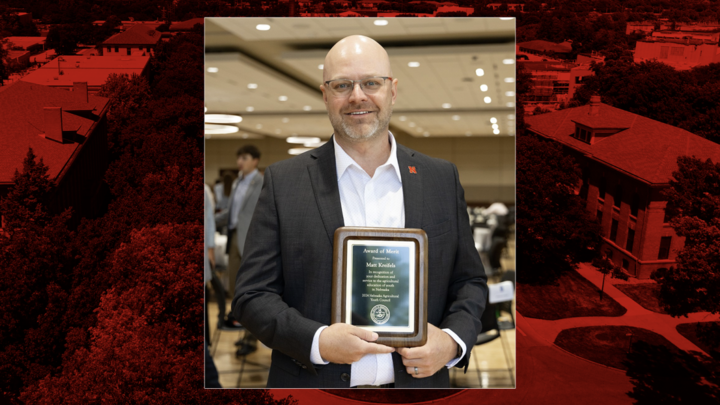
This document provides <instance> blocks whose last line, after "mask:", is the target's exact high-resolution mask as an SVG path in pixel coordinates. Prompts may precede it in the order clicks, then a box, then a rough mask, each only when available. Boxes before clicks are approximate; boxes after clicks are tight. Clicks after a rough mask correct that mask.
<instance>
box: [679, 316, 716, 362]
mask: <svg viewBox="0 0 720 405" xmlns="http://www.w3.org/2000/svg"><path fill="white" fill-rule="evenodd" d="M715 323H720V322H715ZM696 325H697V323H681V324H679V325H678V326H676V327H675V329H677V331H678V333H680V334H681V335H683V336H685V338H686V339H687V340H689V341H691V342H693V343H695V346H697V347H699V348H701V349H702V350H703V351H704V352H705V353H707V354H709V355H711V356H712V357H713V358H715V359H716V360H720V345H719V346H716V347H710V346H708V345H706V344H704V343H703V342H701V341H700V339H698V337H697V334H696V333H695V326H696Z"/></svg>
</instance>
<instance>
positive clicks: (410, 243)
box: [332, 227, 428, 347]
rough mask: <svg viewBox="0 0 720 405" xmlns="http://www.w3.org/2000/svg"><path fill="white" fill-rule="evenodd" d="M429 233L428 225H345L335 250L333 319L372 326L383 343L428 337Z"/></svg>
mask: <svg viewBox="0 0 720 405" xmlns="http://www.w3.org/2000/svg"><path fill="white" fill-rule="evenodd" d="M427 251H428V250H427V235H426V234H425V231H423V230H422V229H405V228H363V227H341V228H338V229H337V230H336V231H335V241H334V248H333V291H332V323H338V322H342V323H349V324H351V325H355V326H358V327H361V328H365V329H369V330H372V331H373V332H376V333H377V334H378V335H379V336H380V337H379V339H378V340H377V343H380V344H383V345H386V346H392V347H415V346H422V345H424V344H425V342H426V341H427Z"/></svg>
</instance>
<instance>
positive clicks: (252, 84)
mask: <svg viewBox="0 0 720 405" xmlns="http://www.w3.org/2000/svg"><path fill="white" fill-rule="evenodd" d="M248 89H257V83H248Z"/></svg>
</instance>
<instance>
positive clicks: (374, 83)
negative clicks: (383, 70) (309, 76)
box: [325, 76, 392, 97]
mask: <svg viewBox="0 0 720 405" xmlns="http://www.w3.org/2000/svg"><path fill="white" fill-rule="evenodd" d="M387 79H390V80H392V77H390V76H377V77H368V78H365V79H360V80H350V79H335V80H328V81H326V82H325V88H327V89H328V91H329V92H330V94H332V95H333V96H337V97H345V96H348V95H350V93H352V91H353V89H354V88H355V83H357V84H359V85H360V90H362V91H364V92H365V94H375V93H377V92H378V90H380V89H382V88H383V87H385V80H387Z"/></svg>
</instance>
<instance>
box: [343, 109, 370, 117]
mask: <svg viewBox="0 0 720 405" xmlns="http://www.w3.org/2000/svg"><path fill="white" fill-rule="evenodd" d="M373 112H374V111H369V110H361V111H351V112H349V113H345V115H352V116H362V115H368V114H370V113H373Z"/></svg>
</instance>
